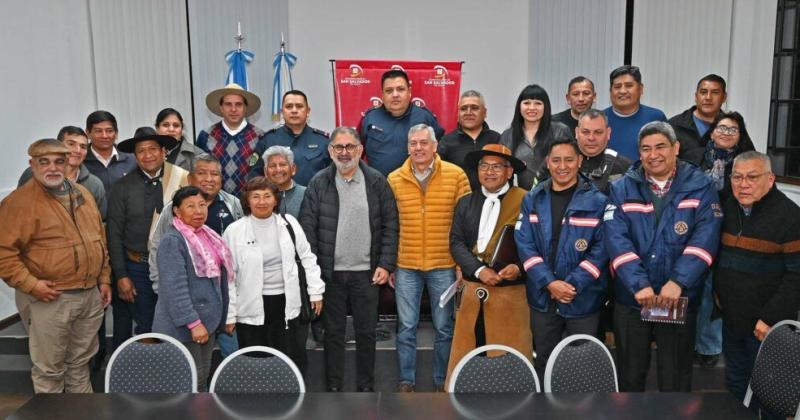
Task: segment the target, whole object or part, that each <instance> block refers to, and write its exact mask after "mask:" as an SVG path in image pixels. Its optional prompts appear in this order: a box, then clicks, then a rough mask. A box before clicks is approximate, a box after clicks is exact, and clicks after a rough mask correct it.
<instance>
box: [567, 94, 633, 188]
mask: <svg viewBox="0 0 800 420" xmlns="http://www.w3.org/2000/svg"><path fill="white" fill-rule="evenodd" d="M575 138H576V139H577V140H578V147H579V148H580V149H581V154H583V164H582V165H581V173H582V174H583V175H584V176H586V177H587V178H589V179H591V180H592V183H593V184H594V186H595V187H596V188H597V189H598V190H600V191H601V192H603V193H605V194H608V188H609V185H610V184H611V182H612V181H614V180H615V179H617V178H620V177H622V176H623V175H624V174H625V171H627V170H628V167H629V166H631V163H632V162H631V161H630V160H628V158H626V157H625V156H622V155H620V154H618V153H617V151H616V150H614V149H611V148H609V147H608V140H609V138H611V128H610V127H609V126H608V120H607V119H606V115H605V114H604V113H603V111H599V110H596V109H593V108H592V109H587V110H586V111H584V112H583V113H582V114H581V115H580V117H578V126H577V127H576V128H575Z"/></svg>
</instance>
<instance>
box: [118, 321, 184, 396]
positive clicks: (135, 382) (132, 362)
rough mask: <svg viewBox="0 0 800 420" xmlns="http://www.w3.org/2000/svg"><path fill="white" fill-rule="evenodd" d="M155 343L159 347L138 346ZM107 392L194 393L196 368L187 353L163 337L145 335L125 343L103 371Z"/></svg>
mask: <svg viewBox="0 0 800 420" xmlns="http://www.w3.org/2000/svg"><path fill="white" fill-rule="evenodd" d="M143 339H157V340H159V341H160V342H158V343H152V344H150V343H141V342H140V341H141V340H143ZM106 392H127V393H142V394H143V393H180V392H192V393H194V392H197V367H196V366H195V364H194V359H192V355H191V354H190V353H189V350H187V349H186V347H184V345H183V344H181V343H180V342H179V341H178V340H176V339H174V338H172V337H170V336H168V335H164V334H158V333H147V334H139V335H137V336H134V337H131V338H129V339H127V340H126V341H125V342H124V343H122V345H120V346H119V347H118V348H117V350H115V351H114V354H112V355H111V359H109V361H108V367H107V368H106Z"/></svg>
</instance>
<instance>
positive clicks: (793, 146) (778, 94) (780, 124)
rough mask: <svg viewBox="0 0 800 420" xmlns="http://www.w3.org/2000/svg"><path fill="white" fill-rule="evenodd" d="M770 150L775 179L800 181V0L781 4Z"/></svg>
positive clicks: (770, 113) (774, 75)
mask: <svg viewBox="0 0 800 420" xmlns="http://www.w3.org/2000/svg"><path fill="white" fill-rule="evenodd" d="M767 150H768V153H769V155H770V157H772V166H773V171H774V172H775V175H778V176H779V177H781V176H782V177H790V178H795V179H794V180H793V181H795V180H796V181H800V0H778V18H777V21H776V25H775V55H774V62H773V67H772V93H771V95H770V112H769V143H768V146H767Z"/></svg>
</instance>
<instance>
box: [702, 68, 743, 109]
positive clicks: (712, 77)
mask: <svg viewBox="0 0 800 420" xmlns="http://www.w3.org/2000/svg"><path fill="white" fill-rule="evenodd" d="M703 82H712V83H719V85H720V86H722V93H727V88H728V84H727V83H725V79H723V78H722V76H720V75H718V74H714V73H711V74H707V75H706V76H704V77H703V78H702V79H700V81H698V82H697V89H700V84H701V83H703ZM740 116H741V115H740ZM743 121H744V120H743Z"/></svg>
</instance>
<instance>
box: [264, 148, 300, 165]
mask: <svg viewBox="0 0 800 420" xmlns="http://www.w3.org/2000/svg"><path fill="white" fill-rule="evenodd" d="M272 156H283V157H284V158H286V161H287V162H289V165H294V152H292V149H290V148H288V147H286V146H278V145H275V146H270V147H268V148H267V150H265V151H264V154H263V155H262V157H263V159H264V166H267V162H268V161H269V158H270V157H272Z"/></svg>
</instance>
